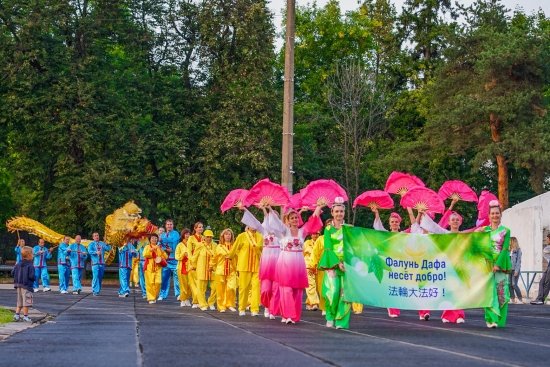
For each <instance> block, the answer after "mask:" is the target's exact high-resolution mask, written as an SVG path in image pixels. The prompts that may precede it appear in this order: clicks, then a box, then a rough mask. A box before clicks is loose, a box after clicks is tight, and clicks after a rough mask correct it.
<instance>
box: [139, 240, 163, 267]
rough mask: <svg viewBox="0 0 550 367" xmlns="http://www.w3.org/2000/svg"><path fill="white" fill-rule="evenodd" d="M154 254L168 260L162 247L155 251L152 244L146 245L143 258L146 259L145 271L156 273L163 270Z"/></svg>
mask: <svg viewBox="0 0 550 367" xmlns="http://www.w3.org/2000/svg"><path fill="white" fill-rule="evenodd" d="M153 252H154V253H155V255H156V256H160V257H162V258H163V259H165V260H166V259H167V258H168V254H167V253H166V252H165V251H164V250H163V249H162V248H161V247H160V246H157V248H156V249H155V250H153V246H151V245H150V244H148V245H146V246H145V247H144V248H143V257H144V258H145V265H144V269H143V270H144V271H150V272H153V273H155V272H157V271H160V270H162V267H161V266H159V265H157V263H155V259H154V256H153Z"/></svg>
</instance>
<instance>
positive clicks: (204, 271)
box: [191, 242, 216, 309]
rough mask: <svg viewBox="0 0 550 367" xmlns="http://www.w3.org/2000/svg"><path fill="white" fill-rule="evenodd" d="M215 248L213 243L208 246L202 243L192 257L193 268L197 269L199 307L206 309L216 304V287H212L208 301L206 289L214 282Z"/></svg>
mask: <svg viewBox="0 0 550 367" xmlns="http://www.w3.org/2000/svg"><path fill="white" fill-rule="evenodd" d="M214 251H215V247H214V244H213V243H210V244H207V243H206V242H202V243H201V244H200V245H198V246H197V247H196V248H195V252H194V253H193V256H191V266H192V267H193V268H195V269H196V276H197V278H196V282H197V292H198V293H197V299H198V301H199V307H200V308H201V309H205V308H207V307H208V306H211V307H212V306H214V303H215V302H216V296H215V287H213V286H212V285H211V286H210V297H209V298H208V301H207V300H206V288H207V287H208V283H209V282H210V281H211V280H212V266H213V265H214V263H213V261H212V257H213V256H214Z"/></svg>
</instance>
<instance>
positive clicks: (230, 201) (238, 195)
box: [220, 189, 248, 213]
mask: <svg viewBox="0 0 550 367" xmlns="http://www.w3.org/2000/svg"><path fill="white" fill-rule="evenodd" d="M247 195H248V190H245V189H235V190H231V192H229V194H227V196H226V197H225V199H224V200H223V203H222V205H221V206H220V209H221V211H222V213H225V212H226V211H228V210H229V209H231V208H232V207H234V206H237V205H238V204H239V202H241V203H243V200H244V198H245V197H246V196H247ZM243 204H244V203H243Z"/></svg>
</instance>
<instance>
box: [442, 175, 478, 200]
mask: <svg viewBox="0 0 550 367" xmlns="http://www.w3.org/2000/svg"><path fill="white" fill-rule="evenodd" d="M438 194H439V196H441V198H442V199H443V200H445V199H447V198H451V199H458V200H463V201H473V202H475V203H477V195H476V193H475V192H474V190H472V189H471V188H470V186H468V185H466V184H465V183H464V182H462V181H460V180H450V181H446V182H444V183H443V185H441V188H440V189H439V192H438Z"/></svg>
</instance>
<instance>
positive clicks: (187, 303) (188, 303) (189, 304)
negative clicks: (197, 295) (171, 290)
mask: <svg viewBox="0 0 550 367" xmlns="http://www.w3.org/2000/svg"><path fill="white" fill-rule="evenodd" d="M183 302H185V304H184V306H185V307H191V301H189V300H188V299H186V300H185V301H183Z"/></svg>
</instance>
